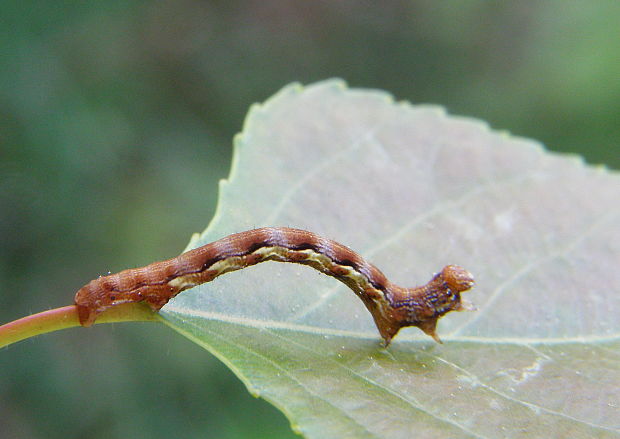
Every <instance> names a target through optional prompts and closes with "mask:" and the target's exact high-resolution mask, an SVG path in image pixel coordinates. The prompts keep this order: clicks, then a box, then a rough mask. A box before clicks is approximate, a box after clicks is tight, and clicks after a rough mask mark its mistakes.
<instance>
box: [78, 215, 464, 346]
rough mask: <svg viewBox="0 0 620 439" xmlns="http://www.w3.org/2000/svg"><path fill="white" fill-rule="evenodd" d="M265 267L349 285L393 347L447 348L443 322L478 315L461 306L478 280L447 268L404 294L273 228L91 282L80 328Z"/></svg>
mask: <svg viewBox="0 0 620 439" xmlns="http://www.w3.org/2000/svg"><path fill="white" fill-rule="evenodd" d="M264 261H278V262H293V263H296V264H304V265H309V266H311V267H313V268H315V269H317V270H319V271H320V272H322V273H325V274H327V275H328V276H332V277H335V278H336V279H338V280H339V281H341V282H343V283H344V284H346V285H347V286H348V287H349V288H351V289H352V290H353V292H355V294H356V295H357V296H358V297H359V298H360V299H362V301H363V302H364V305H366V308H368V311H370V313H371V314H372V317H373V318H374V321H375V324H376V325H377V328H378V329H379V333H380V334H381V337H383V340H384V341H385V345H386V346H387V345H388V344H389V343H390V341H391V340H392V338H393V337H394V336H395V335H396V334H397V333H398V331H399V330H400V328H402V327H405V326H417V327H418V328H420V329H421V330H422V331H424V332H425V333H426V334H428V335H430V336H431V337H433V339H435V341H437V342H438V343H441V340H440V339H439V337H438V336H437V334H436V332H435V328H436V325H437V320H438V319H439V318H440V317H441V316H443V315H444V314H446V313H448V312H450V311H464V310H472V309H475V308H474V307H473V305H471V304H470V303H468V302H466V301H465V300H462V299H461V295H460V293H462V292H463V291H467V290H469V289H470V288H471V287H472V286H473V285H474V279H473V277H472V275H471V274H470V273H469V272H468V271H467V270H465V269H463V268H461V267H459V266H456V265H448V266H446V267H444V268H443V269H442V270H441V271H440V272H439V273H437V274H435V275H434V276H433V278H432V279H431V280H430V281H429V282H428V283H427V284H425V285H422V286H419V287H414V288H403V287H399V286H397V285H395V284H393V283H391V282H390V281H388V280H387V279H386V277H385V275H384V274H383V273H382V272H381V271H379V269H378V268H376V267H375V266H374V265H372V264H370V263H368V262H367V261H365V260H364V259H363V258H362V257H361V256H360V255H358V254H357V253H355V252H354V251H353V250H351V249H349V248H348V247H345V246H344V245H342V244H338V243H337V242H335V241H332V240H330V239H326V238H323V237H321V236H319V235H316V234H314V233H312V232H307V231H305V230H299V229H290V228H285V227H266V228H262V229H255V230H248V231H246V232H241V233H235V234H232V235H229V236H227V237H225V238H222V239H220V240H218V241H215V242H212V243H210V244H206V245H203V246H202V247H198V248H196V249H194V250H190V251H188V252H186V253H183V254H181V255H179V256H177V257H176V258H172V259H168V260H166V261H162V262H155V263H153V264H150V265H147V266H146V267H141V268H134V269H130V270H124V271H121V272H120V273H116V274H110V275H108V276H102V277H99V278H97V279H94V280H92V281H90V282H89V283H88V284H86V285H85V286H84V287H82V288H81V289H80V290H79V291H78V292H77V294H76V295H75V304H76V306H77V309H78V315H79V319H80V323H81V324H82V325H83V326H90V325H92V324H93V323H94V322H95V319H96V318H97V315H98V314H99V313H101V312H103V311H105V310H106V309H108V308H110V307H112V306H115V305H119V304H121V303H130V302H142V301H145V302H146V303H148V304H149V305H150V307H151V308H152V309H153V310H154V311H157V310H159V309H160V308H161V307H162V306H164V305H165V304H166V303H167V302H168V300H170V299H171V298H172V297H174V296H176V295H177V294H178V293H180V292H181V291H183V290H186V289H188V288H191V287H194V286H196V285H200V284H202V283H205V282H210V281H212V280H213V279H215V278H216V277H217V276H219V275H220V274H223V273H227V272H229V271H234V270H240V269H242V268H245V267H249V266H250V265H255V264H258V263H259V262H264Z"/></svg>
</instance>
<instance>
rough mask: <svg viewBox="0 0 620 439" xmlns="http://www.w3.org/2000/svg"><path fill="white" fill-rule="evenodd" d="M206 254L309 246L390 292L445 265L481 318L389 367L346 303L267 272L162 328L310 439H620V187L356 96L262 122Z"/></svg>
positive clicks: (202, 293)
mask: <svg viewBox="0 0 620 439" xmlns="http://www.w3.org/2000/svg"><path fill="white" fill-rule="evenodd" d="M235 148H236V151H235V156H234V161H233V169H232V171H231V175H230V178H229V179H228V180H226V181H223V182H222V183H221V187H220V201H219V204H218V211H217V214H216V216H215V218H214V219H213V221H212V222H211V224H210V225H209V227H208V229H207V230H206V231H205V232H204V233H203V234H202V235H201V236H196V237H195V238H194V239H193V240H192V242H191V243H190V247H197V246H199V245H203V244H205V243H208V242H211V241H214V240H216V239H219V238H221V237H223V236H226V235H228V234H230V233H234V232H239V231H242V230H247V229H251V228H256V227H263V226H290V227H297V228H303V229H307V230H311V231H313V232H316V233H319V234H321V235H324V236H326V237H329V238H332V239H335V240H337V241H339V242H341V243H343V244H345V245H347V246H349V247H351V248H352V249H354V250H356V251H357V252H359V253H360V254H362V255H363V256H364V257H366V258H367V259H368V260H369V261H371V262H372V263H374V264H375V265H376V266H378V267H379V268H380V269H381V270H382V271H383V272H384V273H385V274H386V275H387V276H388V278H390V279H391V280H392V281H393V282H395V283H397V284H399V285H405V286H413V285H418V284H422V283H425V282H427V281H428V279H429V278H430V277H431V275H432V274H433V273H434V272H436V271H438V270H440V269H441V268H442V267H443V266H444V265H447V264H459V265H462V266H464V267H465V268H467V269H468V270H469V271H471V272H472V273H473V274H474V275H475V277H476V280H477V285H476V287H475V289H474V290H473V291H472V292H468V293H465V294H466V297H467V299H469V300H471V301H473V302H474V303H476V305H477V306H478V311H477V312H474V313H450V314H448V315H447V316H445V317H443V318H442V319H441V320H440V322H439V326H438V334H439V335H440V336H441V337H442V339H443V340H444V342H445V344H444V345H438V344H435V343H434V342H433V341H432V340H431V339H430V338H428V337H426V336H425V335H424V334H422V333H421V332H420V331H419V330H417V329H416V328H407V329H405V330H402V331H401V332H400V333H399V335H398V336H397V337H396V338H395V340H394V342H393V344H392V345H391V346H390V348H389V349H387V350H386V349H382V348H381V347H380V345H379V341H380V337H379V335H378V333H377V331H376V329H375V327H374V324H373V322H372V318H371V316H370V314H369V313H368V312H367V311H366V309H365V308H364V306H363V304H362V303H361V301H360V300H359V299H357V298H356V297H355V295H354V294H353V293H352V292H351V291H350V290H348V289H347V288H346V287H345V286H344V285H342V284H340V283H339V282H337V281H335V280H334V279H332V278H329V277H327V276H324V275H322V274H320V273H318V272H316V271H314V270H312V269H311V268H308V267H305V266H298V265H295V264H279V263H265V264H259V265H257V266H254V267H250V268H246V269H244V270H241V271H238V272H233V273H229V274H226V275H225V276H222V277H219V278H217V279H216V280H215V281H214V282H211V283H207V284H204V285H201V286H199V287H196V288H194V289H192V290H190V291H187V292H184V293H182V294H180V295H179V296H177V297H176V298H175V299H174V300H172V301H171V302H170V303H169V304H168V305H166V306H165V307H164V308H163V309H162V310H161V314H162V316H163V317H164V318H165V320H166V321H167V323H168V324H169V325H170V326H171V327H173V328H174V329H176V330H177V331H179V332H180V333H182V334H184V335H186V336H187V337H189V338H191V339H193V340H194V341H196V342H197V343H199V344H200V345H202V346H204V347H205V348H207V349H208V350H210V351H211V352H213V353H214V354H215V355H217V356H218V357H219V358H220V359H221V360H222V361H224V362H225V363H226V364H227V365H228V366H229V367H230V368H231V369H232V370H233V371H234V372H235V373H236V374H237V375H238V376H239V377H240V378H241V379H242V380H243V381H244V382H245V383H246V385H247V386H248V388H249V390H250V391H251V392H252V393H253V394H255V395H259V396H261V397H263V398H265V399H267V400H269V401H270V402H272V403H273V404H274V405H276V406H277V407H279V408H280V409H281V410H282V411H283V412H284V413H285V414H286V415H287V416H288V417H289V419H290V421H291V423H292V425H293V427H294V428H295V429H296V430H297V431H299V432H302V433H303V434H304V435H305V436H306V437H308V438H345V437H355V438H373V437H377V438H379V437H380V438H410V437H414V436H415V437H424V438H442V437H513V438H518V437H543V436H547V437H573V438H579V437H593V436H595V437H619V436H620V396H619V392H618V384H617V383H619V382H620V349H619V348H620V338H619V333H620V323H619V322H620V319H619V318H618V313H619V311H620V294H619V293H620V270H618V266H619V265H620V257H619V255H620V234H619V233H618V224H619V219H620V218H619V211H620V208H619V203H618V200H620V179H619V178H618V176H617V175H614V174H613V173H611V172H609V171H607V170H605V169H603V168H594V167H588V166H586V165H584V164H583V162H582V161H581V160H580V159H578V158H576V157H569V156H560V155H556V154H550V153H548V152H546V151H544V149H543V148H542V147H541V146H540V145H539V144H537V143H535V142H533V141H531V140H525V139H520V138H516V137H511V136H509V135H507V134H506V133H500V132H494V131H491V130H489V128H488V127H487V126H486V125H485V124H484V123H482V122H479V121H475V120H472V119H466V118H459V117H453V116H447V115H446V114H445V113H444V112H443V111H442V110H441V109H439V108H436V107H429V106H412V105H410V104H407V103H398V102H394V101H393V99H392V98H391V97H390V96H389V95H387V94H386V93H384V92H380V91H371V90H356V89H347V88H346V87H345V86H344V85H343V83H342V82H340V81H334V80H332V81H326V82H322V83H318V84H314V85H311V86H308V87H301V86H299V85H291V86H288V87H286V88H284V89H283V90H282V91H280V92H279V93H278V94H277V95H275V96H274V97H273V98H271V99H270V100H269V101H267V102H266V103H265V104H263V105H255V106H254V107H252V109H251V111H250V113H249V115H248V117H247V120H246V123H245V126H244V129H243V132H242V133H241V134H240V135H238V136H237V137H236V139H235Z"/></svg>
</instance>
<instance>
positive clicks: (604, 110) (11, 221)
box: [0, 0, 620, 438]
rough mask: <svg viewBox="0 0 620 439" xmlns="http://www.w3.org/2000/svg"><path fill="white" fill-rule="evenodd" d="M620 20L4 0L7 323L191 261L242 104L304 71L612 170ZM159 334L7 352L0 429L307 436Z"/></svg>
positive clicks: (136, 332)
mask: <svg viewBox="0 0 620 439" xmlns="http://www.w3.org/2000/svg"><path fill="white" fill-rule="evenodd" d="M618 23H620V2H618V1H616V0H610V1H596V2H583V1H559V0H558V1H519V2H488V1H468V2H435V1H411V2H406V1H385V2H375V1H338V2H333V1H312V2H287V1H279V0H262V1H245V2H243V1H228V2H225V1H195V0H181V1H169V0H163V1H155V2H148V1H90V2H78V1H38V2H32V1H17V0H3V1H2V2H1V3H0V281H1V285H2V286H1V287H0V321H2V322H6V321H9V320H13V319H16V318H18V317H21V316H23V315H26V314H28V313H31V312H36V311H40V310H44V309H48V308H53V307H57V306H62V305H67V304H69V303H71V301H72V297H73V294H74V292H75V291H76V290H77V289H78V288H79V287H80V286H82V285H83V284H84V283H86V282H87V281H88V280H90V279H91V278H93V277H95V276H97V275H98V274H104V273H106V272H107V271H112V272H115V271H119V270H121V269H124V268H128V267H134V266H139V265H145V264H147V263H150V262H152V261H154V260H159V259H163V258H168V257H171V256H174V255H176V254H177V253H179V252H180V251H181V250H182V249H183V248H184V247H185V245H186V244H187V242H188V239H189V237H190V235H191V233H193V232H197V231H202V230H203V229H204V228H205V227H206V226H207V224H208V223H209V220H210V218H211V216H212V214H213V212H214V209H215V202H216V195H217V192H216V191H217V181H218V180H219V179H220V178H223V177H225V176H226V175H227V174H228V171H229V166H230V159H231V141H232V137H233V135H234V134H235V133H236V132H238V131H239V130H240V129H241V127H242V123H243V119H244V116H245V114H246V111H247V110H248V107H249V106H250V105H251V104H252V103H253V102H256V101H263V100H265V99H266V98H268V97H269V96H270V95H272V94H273V93H275V92H276V91H278V90H279V89H280V88H281V87H283V86H284V85H286V84H288V83H290V82H292V81H301V82H303V83H309V82H315V81H318V80H321V79H325V78H330V77H341V78H344V79H345V80H347V81H348V83H349V84H350V85H351V86H353V87H371V88H381V89H385V90H387V91H389V92H391V93H393V94H394V95H395V96H396V97H397V98H398V99H403V100H409V101H411V102H413V103H436V104H440V105H443V106H445V107H446V108H447V109H448V111H449V112H451V113H453V114H460V115H467V116H472V117H477V118H481V119H484V120H487V121H488V122H489V123H490V124H491V125H492V126H493V127H494V128H497V129H502V130H508V131H510V132H512V133H514V134H517V135H521V136H526V137H533V138H536V139H538V140H540V141H542V142H544V143H545V144H546V145H547V147H548V148H550V149H553V150H557V151H565V152H573V153H578V154H581V155H583V156H584V157H585V159H586V160H587V161H588V162H590V163H593V164H606V165H607V166H609V167H612V168H616V169H618V168H619V167H620V154H619V147H618V141H617V139H618V138H619V137H620V123H618V121H620V31H619V30H618V29H619V27H618ZM557 189H558V190H560V191H561V190H562V188H561V187H559V188H557ZM160 326H161V325H153V324H139V323H135V324H117V325H102V326H99V327H95V328H92V329H89V330H88V331H86V330H79V329H74V330H68V331H63V332H58V333H53V334H49V335H46V336H42V337H38V338H35V339H31V340H27V341H24V342H21V343H19V344H16V345H13V346H11V347H9V348H7V349H3V350H1V351H0V413H1V416H0V417H1V420H0V437H2V438H80V437H88V438H111V437H119V438H120V437H134V438H138V437H148V438H168V437H189V438H207V437H217V438H246V437H253V438H254V437H256V438H286V437H296V435H295V434H294V433H293V432H292V431H291V429H290V427H289V424H288V421H287V420H286V418H285V417H284V415H282V414H281V413H280V412H278V411H277V410H276V409H275V408H273V407H271V406H270V405H269V404H268V403H266V402H265V401H263V400H260V399H255V398H253V397H252V396H251V395H250V394H249V393H248V392H247V391H246V390H245V388H244V387H243V385H242V384H241V383H240V381H239V380H238V379H237V378H236V377H235V376H234V375H233V374H232V373H231V372H230V371H229V370H228V369H226V368H225V367H224V366H223V365H222V364H221V363H220V362H219V361H218V360H216V359H215V358H214V357H213V356H212V355H211V354H209V353H208V352H206V351H204V350H202V349H201V348H200V347H198V346H196V345H194V344H192V343H190V342H189V341H188V340H185V339H184V338H182V337H181V336H178V335H177V334H175V333H172V331H170V330H168V329H166V328H164V327H160Z"/></svg>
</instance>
